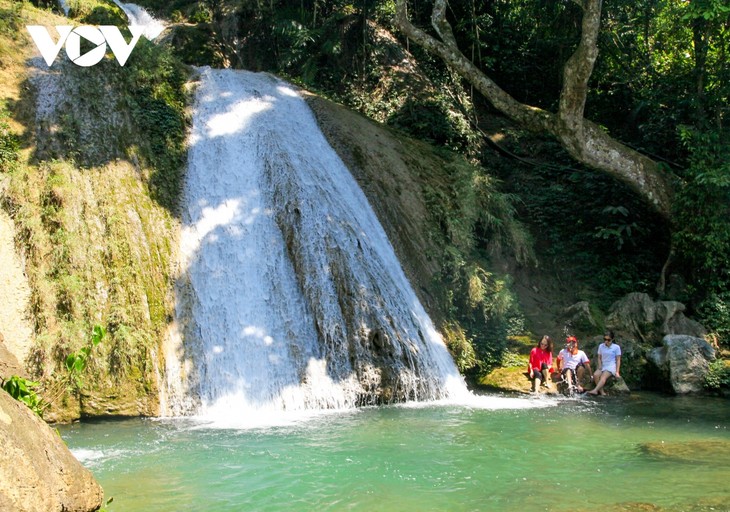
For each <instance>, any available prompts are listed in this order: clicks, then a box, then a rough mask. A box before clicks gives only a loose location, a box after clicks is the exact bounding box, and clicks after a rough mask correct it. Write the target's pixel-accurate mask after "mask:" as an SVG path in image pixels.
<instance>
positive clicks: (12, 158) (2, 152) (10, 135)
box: [0, 105, 20, 171]
mask: <svg viewBox="0 0 730 512" xmlns="http://www.w3.org/2000/svg"><path fill="white" fill-rule="evenodd" d="M9 117H10V116H9V114H8V111H7V110H6V108H5V106H4V105H0V171H8V170H10V169H11V167H12V165H14V164H15V163H16V162H17V161H18V151H19V150H20V141H19V140H18V136H17V135H16V134H15V133H14V132H13V131H12V130H11V129H10V125H9V124H8V118H9Z"/></svg>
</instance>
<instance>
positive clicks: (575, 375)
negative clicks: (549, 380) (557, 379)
mask: <svg viewBox="0 0 730 512" xmlns="http://www.w3.org/2000/svg"><path fill="white" fill-rule="evenodd" d="M576 370H577V368H563V369H562V370H561V371H560V375H561V376H562V377H563V380H565V381H567V380H568V379H567V378H566V377H565V374H566V373H567V372H568V371H570V374H571V375H572V377H571V380H572V381H573V384H576V385H577V384H578V373H577V372H576Z"/></svg>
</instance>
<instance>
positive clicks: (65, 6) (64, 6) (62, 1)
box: [58, 0, 70, 16]
mask: <svg viewBox="0 0 730 512" xmlns="http://www.w3.org/2000/svg"><path fill="white" fill-rule="evenodd" d="M58 6H59V7H60V8H61V10H62V11H63V13H64V14H65V15H66V16H68V13H69V10H70V8H69V5H68V2H67V1H66V0H58Z"/></svg>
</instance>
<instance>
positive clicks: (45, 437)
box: [0, 390, 103, 512]
mask: <svg viewBox="0 0 730 512" xmlns="http://www.w3.org/2000/svg"><path fill="white" fill-rule="evenodd" d="M0 439H2V440H3V448H2V450H0V510H8V511H9V510H12V511H14V512H35V511H38V512H54V511H58V512H61V511H63V512H74V511H78V512H80V511H90V510H99V508H100V507H101V504H102V499H103V492H102V489H101V487H100V486H99V484H98V483H97V482H96V480H94V477H93V476H92V475H91V473H90V472H89V471H88V470H87V469H86V468H84V467H83V466H82V465H81V463H80V462H79V461H77V460H76V459H75V458H74V456H73V455H72V454H71V452H70V451H69V450H68V448H67V447H66V445H65V444H64V443H63V440H62V439H61V437H60V436H59V435H58V433H56V432H55V431H54V430H53V429H51V428H50V427H49V426H48V425H47V424H46V423H45V422H44V421H43V420H41V419H40V418H39V417H38V416H37V415H36V414H34V413H33V412H32V411H31V410H30V409H28V407H26V406H25V404H22V403H20V402H18V401H17V400H14V399H13V398H12V397H11V396H10V395H8V394H7V393H6V392H5V391H2V390H0Z"/></svg>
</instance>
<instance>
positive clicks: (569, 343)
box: [558, 336, 591, 393]
mask: <svg viewBox="0 0 730 512" xmlns="http://www.w3.org/2000/svg"><path fill="white" fill-rule="evenodd" d="M586 371H588V375H590V374H591V362H590V360H589V359H588V356H587V355H586V353H585V352H583V351H582V350H580V349H578V338H576V337H575V336H568V337H567V338H565V348H564V349H563V350H561V351H560V353H559V354H558V372H560V374H561V375H562V377H563V381H564V382H567V383H568V389H572V388H573V387H575V389H576V390H577V391H578V393H582V392H583V386H581V382H583V377H584V375H585V373H586Z"/></svg>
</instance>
